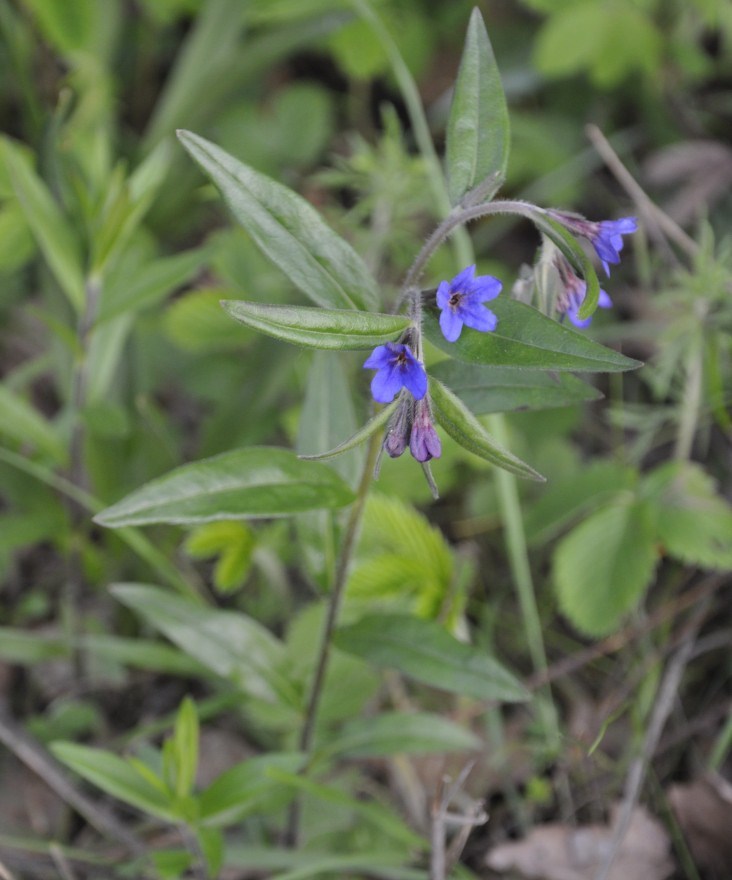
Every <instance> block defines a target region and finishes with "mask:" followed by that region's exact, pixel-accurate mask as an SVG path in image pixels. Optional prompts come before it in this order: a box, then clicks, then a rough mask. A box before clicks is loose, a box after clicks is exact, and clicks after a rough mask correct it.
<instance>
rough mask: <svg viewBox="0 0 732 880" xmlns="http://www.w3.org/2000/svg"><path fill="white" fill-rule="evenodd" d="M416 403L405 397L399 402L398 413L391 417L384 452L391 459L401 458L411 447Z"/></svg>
mask: <svg viewBox="0 0 732 880" xmlns="http://www.w3.org/2000/svg"><path fill="white" fill-rule="evenodd" d="M413 409H414V401H413V400H412V399H411V398H410V397H407V396H406V395H403V396H402V398H401V400H400V401H399V406H398V407H397V411H396V412H395V413H394V415H393V416H392V417H391V421H390V422H389V427H388V429H387V431H386V436H385V437H384V443H383V446H384V450H385V451H386V454H387V455H388V456H389V457H390V458H399V456H400V455H401V454H402V453H403V452H404V450H405V449H406V448H407V446H408V445H409V435H410V433H411V430H412V421H413Z"/></svg>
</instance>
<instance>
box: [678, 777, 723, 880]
mask: <svg viewBox="0 0 732 880" xmlns="http://www.w3.org/2000/svg"><path fill="white" fill-rule="evenodd" d="M668 800H669V803H670V804H671V809H672V810H673V811H674V815H675V816H676V821H677V822H678V823H679V826H680V828H681V830H682V832H683V834H684V839H685V840H686V842H687V844H688V846H689V849H690V850H691V854H692V856H693V857H694V862H695V864H696V866H697V868H699V869H700V870H702V871H707V872H709V873H710V874H711V875H712V877H714V878H719V880H727V878H728V877H729V872H730V865H732V786H730V784H729V783H728V782H727V781H726V780H725V779H723V778H722V777H721V776H719V775H717V774H712V773H710V774H708V775H707V776H705V777H703V778H702V779H697V780H696V781H695V782H692V783H690V784H689V785H674V786H672V787H671V788H670V789H669V792H668Z"/></svg>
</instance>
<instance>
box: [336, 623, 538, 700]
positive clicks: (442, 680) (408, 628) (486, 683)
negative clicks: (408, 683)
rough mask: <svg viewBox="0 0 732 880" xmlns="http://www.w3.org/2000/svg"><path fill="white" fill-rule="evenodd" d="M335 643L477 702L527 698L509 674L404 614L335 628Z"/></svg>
mask: <svg viewBox="0 0 732 880" xmlns="http://www.w3.org/2000/svg"><path fill="white" fill-rule="evenodd" d="M335 644H336V645H337V646H338V647H339V648H340V649H341V650H342V651H348V652H349V653H351V654H355V655H356V656H357V657H362V658H363V659H364V660H368V661H369V662H370V663H374V664H376V665H377V666H385V667H390V668H393V669H398V670H399V671H400V672H402V673H404V675H408V676H409V677H410V678H414V679H416V680H417V681H421V682H424V683H425V684H429V685H432V686H433V687H437V688H441V689H442V690H446V691H451V692H452V693H456V694H464V695H465V696H468V697H475V698H476V699H478V700H504V701H507V702H518V701H523V700H527V699H528V698H529V693H528V691H527V690H526V688H524V687H523V685H522V684H521V682H520V681H519V680H518V679H517V678H516V677H515V676H513V675H512V674H511V673H510V672H508V671H507V670H506V669H504V668H503V666H501V665H500V664H499V663H497V662H496V661H495V660H494V659H493V658H492V657H489V656H488V655H487V654H486V653H485V652H484V651H480V650H478V649H477V648H474V647H472V646H471V645H466V644H465V643H464V642H459V641H458V640H457V639H455V638H454V637H453V636H451V635H450V634H449V633H448V632H447V631H446V630H445V629H444V627H442V626H440V624H438V623H436V622H434V621H431V620H423V619H421V618H419V617H411V616H409V615H406V614H372V615H369V616H367V617H364V618H362V619H361V620H359V621H358V623H354V624H351V625H350V626H345V627H341V628H340V629H339V630H338V631H337V633H336V636H335Z"/></svg>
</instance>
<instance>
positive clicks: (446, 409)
mask: <svg viewBox="0 0 732 880" xmlns="http://www.w3.org/2000/svg"><path fill="white" fill-rule="evenodd" d="M430 395H431V397H432V406H433V408H434V411H435V418H436V419H437V421H438V423H439V424H440V425H441V426H442V427H443V428H444V429H445V430H446V431H447V433H448V434H449V435H450V437H452V439H453V440H455V442H456V443H459V444H460V445H461V446H463V447H464V448H465V449H467V450H468V451H469V452H472V453H473V454H474V455H477V456H479V457H480V458H483V459H485V460H486V461H489V462H490V463H491V464H494V465H495V466H496V467H500V468H503V469H504V470H506V471H509V472H510V473H512V474H516V476H518V477H526V478H528V479H530V480H539V481H543V480H544V477H542V475H541V474H539V473H537V472H536V471H535V470H534V469H533V468H532V467H530V466H529V465H528V464H526V462H523V461H521V459H520V458H517V457H516V456H515V455H514V454H513V453H512V452H509V451H508V450H507V449H504V448H503V447H502V446H499V444H498V443H496V441H495V440H494V439H493V438H492V437H491V436H490V434H489V433H488V432H487V431H486V429H485V428H484V427H483V425H481V423H480V422H479V421H478V419H477V418H476V417H475V416H474V415H473V413H471V412H470V410H469V409H468V408H467V407H466V406H465V404H464V403H463V402H462V401H461V400H460V399H459V398H458V397H456V396H455V395H454V394H453V393H452V391H450V389H449V388H446V387H445V386H444V385H443V384H442V383H441V382H440V381H439V380H437V379H433V378H431V379H430Z"/></svg>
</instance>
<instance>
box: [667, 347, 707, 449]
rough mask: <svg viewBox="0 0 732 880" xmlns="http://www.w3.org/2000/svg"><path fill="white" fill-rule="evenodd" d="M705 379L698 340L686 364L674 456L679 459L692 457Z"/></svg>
mask: <svg viewBox="0 0 732 880" xmlns="http://www.w3.org/2000/svg"><path fill="white" fill-rule="evenodd" d="M703 379H704V365H703V363H702V348H701V345H700V344H699V342H698V341H697V344H696V345H695V346H694V348H693V349H692V351H691V352H689V358H688V363H687V365H686V381H685V382H684V392H683V396H682V398H681V407H680V412H681V415H680V419H679V427H678V431H677V434H676V445H675V448H674V458H675V459H676V460H677V461H688V459H689V458H690V457H691V450H692V447H693V445H694V436H695V435H696V426H697V421H698V418H699V408H700V406H701V398H702V391H703Z"/></svg>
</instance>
